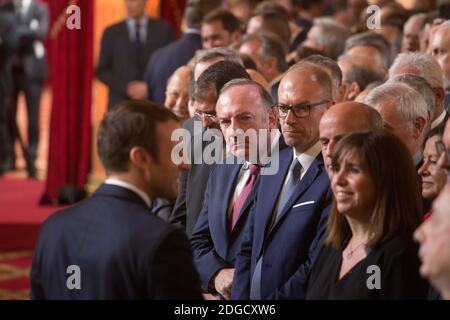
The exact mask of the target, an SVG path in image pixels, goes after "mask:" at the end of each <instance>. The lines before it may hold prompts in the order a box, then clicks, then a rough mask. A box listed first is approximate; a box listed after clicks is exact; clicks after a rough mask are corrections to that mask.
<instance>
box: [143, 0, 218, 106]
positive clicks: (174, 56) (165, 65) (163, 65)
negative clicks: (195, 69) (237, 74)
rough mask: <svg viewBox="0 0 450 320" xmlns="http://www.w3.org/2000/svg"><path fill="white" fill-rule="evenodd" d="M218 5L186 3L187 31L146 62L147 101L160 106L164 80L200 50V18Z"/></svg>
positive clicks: (210, 0) (209, 0) (213, 0)
mask: <svg viewBox="0 0 450 320" xmlns="http://www.w3.org/2000/svg"><path fill="white" fill-rule="evenodd" d="M220 5H221V1H220V0H188V1H187V4H186V9H185V11H184V19H185V21H186V25H187V30H186V31H185V32H184V34H183V36H182V37H181V38H180V39H178V40H177V41H175V42H173V43H171V44H169V45H167V46H164V47H163V48H161V49H159V50H158V51H156V52H155V53H154V54H153V55H152V57H151V58H150V61H149V62H148V67H147V75H146V82H147V85H148V89H149V99H150V100H152V101H156V102H158V103H163V102H164V98H165V92H166V86H167V81H168V80H169V78H170V76H171V75H172V74H173V73H174V71H175V70H177V69H178V68H179V67H181V66H183V65H185V64H187V63H188V62H189V60H191V59H192V57H193V56H194V54H195V52H196V51H197V50H199V49H201V48H202V38H201V36H200V26H201V23H202V20H203V18H204V17H205V16H206V15H207V14H208V13H209V12H211V11H212V10H214V9H216V8H218V7H219V6H220Z"/></svg>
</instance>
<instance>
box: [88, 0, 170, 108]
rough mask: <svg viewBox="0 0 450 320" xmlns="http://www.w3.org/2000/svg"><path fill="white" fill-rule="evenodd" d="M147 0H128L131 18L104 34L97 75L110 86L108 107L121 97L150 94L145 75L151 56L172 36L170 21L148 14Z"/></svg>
mask: <svg viewBox="0 0 450 320" xmlns="http://www.w3.org/2000/svg"><path fill="white" fill-rule="evenodd" d="M146 3H147V0H125V5H126V8H127V12H128V18H127V19H126V20H124V21H122V22H119V23H117V24H115V25H113V26H111V27H109V28H107V29H106V30H105V32H104V34H103V37H102V43H101V49H100V58H99V61H98V65H97V77H98V79H99V80H100V81H102V82H103V83H104V84H106V85H107V86H108V88H109V97H108V108H109V109H110V108H112V107H113V106H115V105H116V104H117V103H119V102H120V101H122V100H127V99H134V100H142V99H146V98H147V96H148V89H147V84H146V83H145V81H144V75H145V68H146V66H147V62H148V59H149V58H150V56H151V55H152V54H153V52H155V51H156V50H157V49H158V48H160V47H162V46H164V45H166V44H168V43H169V42H171V41H172V40H173V33H172V29H171V27H170V26H169V24H168V23H166V22H164V21H158V20H154V19H151V18H149V17H147V15H146V13H145V5H146ZM161 102H164V101H161Z"/></svg>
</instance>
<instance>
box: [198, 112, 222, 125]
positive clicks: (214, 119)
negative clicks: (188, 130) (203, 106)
mask: <svg viewBox="0 0 450 320" xmlns="http://www.w3.org/2000/svg"><path fill="white" fill-rule="evenodd" d="M210 112H211V113H209V112H203V111H199V110H197V111H195V112H194V116H195V117H197V118H199V119H200V120H202V121H203V120H204V118H208V119H209V120H210V121H212V122H218V120H219V119H218V118H217V113H216V111H210Z"/></svg>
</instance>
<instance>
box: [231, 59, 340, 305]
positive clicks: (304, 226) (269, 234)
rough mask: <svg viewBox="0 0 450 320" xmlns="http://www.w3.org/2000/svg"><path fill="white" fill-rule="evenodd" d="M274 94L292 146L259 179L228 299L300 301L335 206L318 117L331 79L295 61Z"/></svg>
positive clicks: (329, 96)
mask: <svg viewBox="0 0 450 320" xmlns="http://www.w3.org/2000/svg"><path fill="white" fill-rule="evenodd" d="M278 93H279V103H278V104H277V107H276V109H277V111H278V116H279V118H280V124H281V130H282V133H283V137H284V140H285V142H286V144H287V145H288V146H290V147H292V148H286V149H284V150H281V151H280V153H279V170H278V172H277V173H276V174H275V175H272V176H271V175H261V178H260V181H259V187H258V191H257V194H256V199H255V204H254V205H253V207H252V210H251V212H250V217H249V225H248V228H247V229H246V234H245V236H244V239H243V241H242V246H241V249H240V252H239V253H238V256H237V259H236V264H235V268H236V271H235V274H234V282H233V287H232V298H233V299H249V298H250V299H254V300H259V299H303V298H304V293H305V284H306V278H307V274H308V271H309V268H310V264H311V263H312V261H313V259H314V256H315V254H316V252H317V249H318V246H319V244H320V240H321V237H322V236H323V234H324V231H325V226H326V219H327V215H328V211H329V209H330V205H331V202H332V193H331V190H330V182H329V179H328V175H327V171H326V168H325V167H324V163H323V158H322V155H321V153H320V151H321V145H320V143H319V122H320V119H321V117H322V115H323V114H324V112H325V110H326V109H327V108H328V107H330V106H331V105H332V104H333V101H332V83H331V79H330V77H329V75H328V74H327V73H326V71H324V70H323V69H322V68H321V67H318V66H316V65H313V64H310V63H307V62H299V63H298V64H296V65H294V66H293V67H292V68H291V69H290V70H289V71H288V72H287V73H286V75H285V76H284V77H283V79H282V80H281V83H280V87H279V91H278ZM272 161H273V159H272Z"/></svg>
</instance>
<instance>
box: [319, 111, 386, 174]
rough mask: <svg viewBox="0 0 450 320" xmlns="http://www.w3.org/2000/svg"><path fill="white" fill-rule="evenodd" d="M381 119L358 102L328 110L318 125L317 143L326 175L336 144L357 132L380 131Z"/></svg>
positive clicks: (376, 113) (375, 112)
mask: <svg viewBox="0 0 450 320" xmlns="http://www.w3.org/2000/svg"><path fill="white" fill-rule="evenodd" d="M381 129H383V119H382V118H381V116H380V114H379V113H378V112H377V111H376V110H375V109H373V108H371V107H369V106H368V105H365V104H363V103H359V102H343V103H338V104H336V105H334V106H332V107H331V108H329V109H328V110H327V111H326V112H325V113H324V115H323V116H322V119H321V120H320V124H319V134H320V138H319V141H320V143H321V145H322V156H323V160H324V162H325V165H326V168H327V172H328V175H329V176H330V174H331V171H330V168H329V167H330V161H331V154H332V152H333V149H334V146H335V145H336V143H337V142H338V141H339V140H340V139H341V138H342V137H343V136H345V135H346V134H349V133H352V132H357V131H369V130H381Z"/></svg>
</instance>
